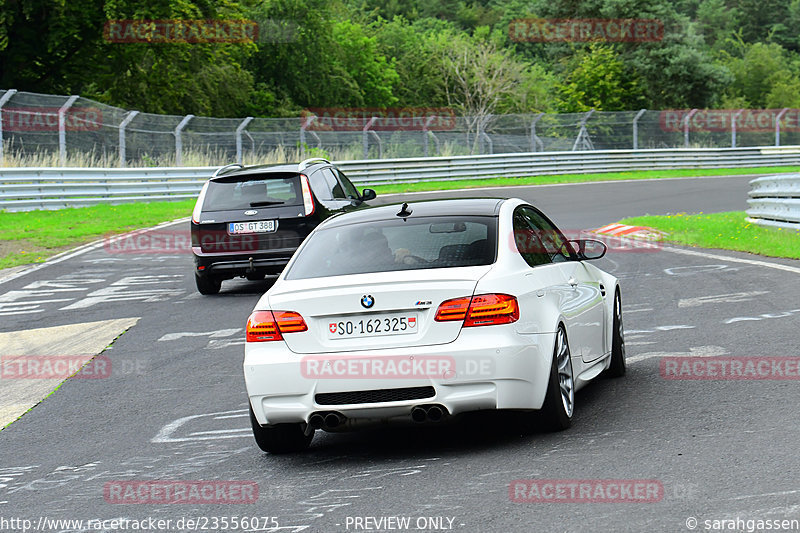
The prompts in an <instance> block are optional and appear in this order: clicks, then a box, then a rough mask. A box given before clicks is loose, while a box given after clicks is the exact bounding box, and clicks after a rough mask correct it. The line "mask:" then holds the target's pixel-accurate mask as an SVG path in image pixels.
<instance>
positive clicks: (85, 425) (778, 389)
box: [0, 177, 800, 532]
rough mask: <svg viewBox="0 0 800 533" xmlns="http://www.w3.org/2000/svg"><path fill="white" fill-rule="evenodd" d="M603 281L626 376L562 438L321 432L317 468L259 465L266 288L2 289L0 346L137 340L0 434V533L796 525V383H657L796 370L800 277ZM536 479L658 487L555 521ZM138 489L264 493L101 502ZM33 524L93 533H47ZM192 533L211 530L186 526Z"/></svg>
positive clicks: (555, 214) (667, 188) (504, 427)
mask: <svg viewBox="0 0 800 533" xmlns="http://www.w3.org/2000/svg"><path fill="white" fill-rule="evenodd" d="M747 182H748V178H747V177H735V178H702V179H691V180H688V179H686V180H684V179H675V180H672V179H671V180H662V181H636V182H614V183H607V184H581V185H569V186H566V185H564V186H547V187H522V188H514V189H510V188H504V189H502V190H483V191H461V192H458V193H445V194H437V195H434V194H417V195H408V196H406V197H402V198H401V197H399V196H393V197H390V198H383V199H379V200H381V201H384V202H386V201H392V202H394V201H399V200H401V199H404V200H409V201H412V200H419V199H423V198H425V199H427V198H433V197H437V196H447V197H454V196H465V195H470V196H487V195H491V196H518V197H521V198H523V199H526V200H528V201H531V202H532V203H534V204H535V205H537V206H539V207H540V208H542V209H543V210H544V211H545V212H546V213H547V214H549V215H551V217H552V218H553V219H554V220H555V221H556V222H557V223H558V224H559V225H560V226H561V227H562V228H564V229H584V228H596V227H599V226H602V225H605V224H607V223H610V222H614V221H616V220H618V219H619V218H621V217H622V216H627V215H638V214H645V213H650V214H661V213H670V212H678V211H686V212H699V211H703V212H715V211H728V210H740V209H744V208H745V207H746V204H745V198H746V192H747V190H748V186H747ZM176 228H178V229H179V230H182V231H183V230H186V229H187V224H186V223H182V224H180V225H178V226H176ZM754 261H755V262H754ZM759 261H761V262H762V263H764V264H761V263H759ZM598 265H599V266H600V267H601V268H605V269H607V270H609V271H610V272H612V273H613V274H614V275H616V276H618V277H619V278H620V279H621V283H622V290H623V299H624V306H625V313H624V321H625V327H626V332H627V333H626V341H627V347H628V358H629V366H628V375H627V376H626V377H624V378H622V379H613V380H599V381H596V382H595V383H594V384H592V385H591V386H589V387H588V388H586V389H583V390H582V391H581V392H580V393H578V395H577V398H576V413H575V416H574V423H573V427H572V428H571V429H569V430H567V431H564V432H560V433H553V434H551V433H535V434H523V433H522V432H521V431H519V429H518V423H519V418H517V417H515V416H511V415H508V416H504V415H498V414H495V413H488V414H485V415H482V416H474V417H466V418H465V419H464V420H460V421H458V422H457V423H454V424H450V425H443V426H439V427H433V428H421V427H412V428H389V429H375V430H369V431H362V432H358V433H348V434H327V433H321V432H317V435H316V436H315V438H314V441H313V443H312V446H311V448H310V450H309V451H307V452H306V453H301V454H296V455H289V456H271V455H267V454H264V453H262V452H261V451H260V450H258V448H257V447H256V446H255V443H254V441H253V439H252V436H251V434H250V430H249V423H248V419H247V416H246V408H247V398H246V395H245V387H244V381H243V377H242V370H241V363H242V354H243V343H244V341H243V327H244V322H245V319H246V317H247V315H248V314H249V313H250V311H251V309H252V307H253V305H254V304H255V302H256V301H257V299H258V298H259V296H260V295H261V294H262V292H263V291H264V290H265V284H264V283H260V282H247V281H228V282H225V283H224V284H223V290H222V292H221V294H220V295H218V296H215V297H203V296H200V295H199V294H197V293H196V291H195V288H194V282H193V280H192V277H191V257H190V256H189V255H187V254H172V255H159V254H143V255H124V254H118V253H110V251H109V250H108V249H107V248H105V247H100V248H97V249H94V250H91V251H88V252H86V253H82V254H79V255H76V256H74V257H72V258H70V259H67V260H64V261H61V262H59V263H56V264H52V265H49V266H47V267H44V268H40V269H38V270H36V271H33V272H30V273H28V274H25V275H23V276H20V277H17V278H15V279H11V280H7V281H5V282H4V283H1V284H0V332H19V331H22V330H29V329H31V328H40V327H49V326H59V325H64V324H76V323H84V322H93V321H103V320H108V319H119V318H129V317H134V318H136V317H138V322H137V323H136V325H134V326H133V327H131V328H130V329H129V330H128V331H127V332H126V333H125V334H124V335H122V336H120V337H119V338H118V339H117V340H116V341H115V342H114V343H113V345H112V346H111V347H110V348H108V349H107V350H106V351H105V352H104V353H103V356H104V357H107V358H108V359H109V360H110V361H111V363H112V366H111V368H112V369H113V370H112V371H111V372H110V373H109V375H107V376H103V377H104V379H69V380H67V381H66V382H65V383H64V384H63V385H62V386H61V387H60V388H59V389H58V390H57V391H56V392H55V393H53V394H52V395H51V396H49V397H48V398H46V399H45V400H44V401H42V402H41V403H40V404H38V405H37V406H36V407H35V408H33V409H32V410H30V411H29V412H27V413H26V414H25V415H24V416H22V418H20V419H19V420H17V421H15V422H14V423H12V424H11V425H10V426H8V427H6V428H5V429H4V430H2V432H0V530H1V531H3V532H5V531H21V530H22V528H21V523H20V522H16V523H14V522H8V520H10V519H27V520H31V525H30V526H29V527H36V526H41V527H40V529H39V530H43V531H114V532H117V531H124V530H125V529H122V528H120V527H116V528H114V527H111V526H113V525H115V524H111V523H106V524H105V526H106V527H105V528H92V526H97V525H98V524H97V523H96V522H95V523H93V524H89V523H88V522H86V521H87V520H89V519H114V518H127V519H135V520H147V519H148V518H153V519H155V520H158V519H161V520H171V523H170V525H169V527H165V528H164V529H161V530H162V531H189V530H199V531H202V530H205V531H227V530H230V531H243V530H246V531H252V530H256V529H260V530H264V526H265V525H266V526H275V524H277V525H278V526H279V529H274V528H273V529H268V528H267V530H275V531H314V532H317V531H320V532H340V531H342V532H343V531H463V532H485V531H500V532H508V531H537V532H538V531H542V532H550V531H586V532H595V531H631V532H640V531H691V530H693V529H692V528H691V527H690V526H692V525H694V524H695V523H696V527H695V529H694V530H697V531H703V530H710V529H711V528H713V527H714V525H715V523H713V522H705V521H706V520H737V519H738V520H740V522H738V523H737V522H733V523H731V522H728V523H727V524H728V525H729V526H731V525H733V526H734V527H733V528H731V527H729V528H728V529H727V530H728V531H731V530H737V531H738V530H747V528H749V527H750V523H748V522H745V521H746V520H783V519H798V518H800V505H798V496H799V495H800V461H798V457H799V456H800V454H798V453H797V447H798V444H797V443H798V442H800V425H799V424H798V422H797V405H798V404H800V401H799V400H800V392H798V381H797V379H796V377H795V379H761V380H753V379H744V380H730V379H724V380H687V379H666V378H665V377H664V375H662V370H661V367H660V364H662V362H663V361H664V360H665V358H669V357H676V356H697V357H709V356H734V357H786V356H795V357H796V356H798V355H800V335H798V317H800V284H798V280H799V279H800V278H799V277H798V276H800V262H797V261H789V260H773V259H764V258H759V257H756V256H751V255H748V254H739V253H732V252H721V251H704V250H689V251H688V253H687V252H686V251H685V250H683V249H677V248H669V249H665V250H661V251H657V252H653V251H650V252H641V251H640V252H617V253H612V254H609V256H607V258H604V259H601V260H600V261H599V262H598ZM26 302H27V304H26ZM30 302H33V303H30ZM23 311H24V312H23ZM795 369H796V365H795ZM772 372H773V374H771V375H772V376H773V377H775V375H774V371H772ZM529 479H537V480H564V482H565V483H569V482H575V480H606V481H607V480H651V482H655V483H656V484H657V486H658V487H660V488H659V497H658V498H656V499H657V500H658V501H656V502H645V501H634V502H619V501H615V502H612V503H578V502H569V501H563V496H564V493H563V492H562V493H561V495H560V496H559V497H555V499H556V500H558V501H554V502H534V503H520V502H514V501H511V499H510V494H509V487H510V486H513V485H512V482H513V481H514V480H529ZM142 480H156V481H176V480H179V481H203V480H231V481H244V482H254V483H256V484H257V486H258V499H257V501H255V503H249V504H247V503H246V504H223V503H214V504H205V503H203V504H199V503H194V504H192V503H184V504H171V505H165V504H158V503H145V504H126V503H115V502H114V500H113V498H109V497H108V490H109V488H108V487H109V484H111V485H110V486H112V487H113V486H119V482H121V481H142ZM115 483H116V484H117V485H114V484H115ZM607 486H608V485H606V487H607ZM104 488H105V489H106V494H105V495H104ZM512 492H513V490H512ZM567 495H568V493H567ZM203 517H205V518H203ZM214 517H268V518H269V519H270V520H266V518H265V519H261V520H259V524H258V527H257V528H252V527H248V528H232V527H228V528H223V527H221V525H217V526H216V527H212V526H213V524H214V522H213V518H214ZM388 517H400V518H405V517H407V518H408V519H409V527H408V528H407V529H398V527H397V526H398V524H399V523H398V522H386V521H384V522H382V523H380V524H379V523H377V522H375V521H377V520H380V519H384V520H386V519H387V518H388ZM43 518H46V519H47V520H52V519H75V520H80V519H82V520H84V523H83V524H82V525H81V526H78V525H77V524H73V525H72V526H67V525H63V524H62V525H61V527H53V526H54V524H53V523H52V522H47V521H42V519H43ZM181 518H194V519H200V520H199V522H198V523H197V524H195V525H196V526H197V527H193V528H189V527H186V523H185V522H184V527H177V524H178V521H179V520H180V519H181ZM272 518H274V519H275V520H271V519H272ZM365 518H369V521H365ZM4 519H5V520H7V522H5V523H4V522H2V520H4ZM359 519H360V521H359ZM429 519H430V520H429ZM692 519H696V520H697V522H693V521H692ZM372 520H375V521H372ZM218 523H219V522H218ZM130 524H131V523H130V522H129V523H128V529H127V530H132V526H131V525H130ZM152 524H153V523H151V525H150V526H149V527H151V528H152V527H153V526H152ZM47 525H50V526H51V527H45V526H47ZM716 525H717V528H716V530H720V529H719V526H720V525H719V523H717V524H716ZM752 525H753V527H756V525H757V523H756V522H752ZM145 526H146V524H145ZM737 526H738V527H737ZM795 527H797V526H796V524H795ZM772 529H773V530H774V529H776V528H774V527H773V528H772ZM150 530H151V531H155V530H157V529H150ZM756 530H757V529H756Z"/></svg>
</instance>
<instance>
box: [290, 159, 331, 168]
mask: <svg viewBox="0 0 800 533" xmlns="http://www.w3.org/2000/svg"><path fill="white" fill-rule="evenodd" d="M317 161H320V162H322V163H328V164H329V165H330V164H331V162H330V161H328V160H327V159H324V158H322V157H312V158H310V159H306V160H304V161H300V163H299V164H298V165H297V170H298V171H303V170H305V169H307V168H308V167H310V166H311V165H313V164H314V163H315V162H317Z"/></svg>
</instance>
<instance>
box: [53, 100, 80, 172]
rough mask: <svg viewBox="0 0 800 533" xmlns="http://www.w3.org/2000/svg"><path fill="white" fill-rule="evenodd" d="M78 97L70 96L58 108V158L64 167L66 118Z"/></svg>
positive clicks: (65, 164)
mask: <svg viewBox="0 0 800 533" xmlns="http://www.w3.org/2000/svg"><path fill="white" fill-rule="evenodd" d="M77 99H78V95H72V96H70V97H69V98H68V99H67V101H66V102H64V105H62V106H61V107H60V108H59V109H58V160H59V162H60V163H61V166H62V167H65V166H67V123H66V120H65V118H64V115H66V113H67V111H68V110H69V108H70V107H72V104H74V103H75V100H77Z"/></svg>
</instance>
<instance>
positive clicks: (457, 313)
mask: <svg viewBox="0 0 800 533" xmlns="http://www.w3.org/2000/svg"><path fill="white" fill-rule="evenodd" d="M469 300H470V298H469V296H467V297H466V298H456V299H454V300H446V301H444V302H442V305H440V306H439V309H437V310H436V316H435V317H433V319H434V320H435V321H436V322H450V321H451V320H464V318H466V316H467V309H469Z"/></svg>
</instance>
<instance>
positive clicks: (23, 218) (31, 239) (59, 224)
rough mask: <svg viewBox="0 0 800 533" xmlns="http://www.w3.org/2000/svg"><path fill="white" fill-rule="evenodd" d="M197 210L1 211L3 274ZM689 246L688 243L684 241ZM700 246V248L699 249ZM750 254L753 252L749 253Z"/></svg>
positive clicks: (738, 171)
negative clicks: (7, 270)
mask: <svg viewBox="0 0 800 533" xmlns="http://www.w3.org/2000/svg"><path fill="white" fill-rule="evenodd" d="M785 172H800V166H794V167H754V168H727V169H724V168H723V169H694V170H692V169H681V170H645V171H635V172H606V173H596V174H566V175H560V176H533V177H524V178H493V179H480V180H457V181H436V182H420V183H404V184H396V185H377V186H375V187H373V188H374V189H375V190H376V191H377V192H378V194H395V193H404V192H420V191H438V190H447V189H470V188H477V187H503V186H513V185H545V184H552V183H583V182H591V181H620V180H636V179H660V178H684V177H694V176H728V175H747V174H779V173H785ZM193 206H194V200H193V199H191V200H184V201H179V202H151V203H135V204H122V205H116V206H110V205H98V206H94V207H82V208H71V209H60V210H57V211H26V212H17V213H8V212H5V211H0V269H3V268H10V267H13V266H18V265H24V264H28V263H41V262H43V261H45V260H46V259H47V258H48V257H50V256H52V255H54V254H57V253H59V252H62V251H64V250H67V249H69V248H72V247H74V246H77V245H80V244H83V243H86V242H90V241H92V240H95V239H98V238H101V237H103V236H104V235H109V234H114V233H124V232H126V231H131V230H134V229H138V228H144V227H149V226H153V225H155V224H158V223H159V222H164V221H167V220H173V219H176V218H181V217H185V216H189V215H190V214H191V210H192V207H193ZM642 225H650V224H642ZM675 242H679V241H675ZM685 244H690V243H688V242H686V243H685ZM697 246H701V245H700V244H698V245H697ZM711 247H718V246H711ZM731 249H739V248H731ZM746 251H751V250H749V249H747V250H746ZM755 253H761V252H755ZM785 257H789V256H785Z"/></svg>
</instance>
